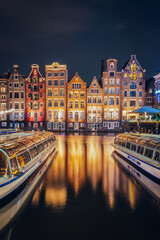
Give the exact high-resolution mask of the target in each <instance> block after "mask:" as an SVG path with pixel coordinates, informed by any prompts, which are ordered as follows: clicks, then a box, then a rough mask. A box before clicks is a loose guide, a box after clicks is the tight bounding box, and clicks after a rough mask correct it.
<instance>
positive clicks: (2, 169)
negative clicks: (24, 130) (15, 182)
mask: <svg viewBox="0 0 160 240" xmlns="http://www.w3.org/2000/svg"><path fill="white" fill-rule="evenodd" d="M55 140H56V139H55V136H54V135H53V133H51V132H43V133H39V132H38V133H35V134H32V135H29V136H27V137H24V138H21V139H17V141H9V142H7V143H4V144H1V145H0V179H1V178H6V177H9V176H11V175H18V174H21V173H22V172H23V169H24V167H25V166H26V165H27V164H28V163H30V162H31V161H33V160H34V159H35V158H36V157H37V156H38V155H39V154H41V153H42V152H43V151H44V150H46V149H47V148H49V146H50V145H52V144H53V143H54V142H55Z"/></svg>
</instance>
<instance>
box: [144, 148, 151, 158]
mask: <svg viewBox="0 0 160 240" xmlns="http://www.w3.org/2000/svg"><path fill="white" fill-rule="evenodd" d="M145 156H146V157H148V158H152V157H153V150H152V149H149V148H146V151H145Z"/></svg>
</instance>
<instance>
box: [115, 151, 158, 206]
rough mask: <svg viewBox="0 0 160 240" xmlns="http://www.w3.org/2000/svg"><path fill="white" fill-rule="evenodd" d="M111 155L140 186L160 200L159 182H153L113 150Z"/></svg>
mask: <svg viewBox="0 0 160 240" xmlns="http://www.w3.org/2000/svg"><path fill="white" fill-rule="evenodd" d="M113 156H114V158H115V160H116V161H117V162H118V163H120V165H121V166H122V167H123V169H125V170H126V171H127V172H128V173H129V174H130V175H131V176H133V177H134V179H136V181H137V182H138V183H139V184H140V186H141V187H142V188H143V189H145V190H146V191H147V193H148V194H149V195H150V196H152V197H153V198H154V199H156V200H157V201H158V202H160V184H158V183H156V182H154V181H153V180H151V179H150V178H148V177H147V176H146V175H145V174H143V173H142V172H141V171H139V170H137V169H136V168H135V167H133V166H132V165H131V164H130V163H128V162H127V161H125V160H124V159H122V158H121V157H119V155H117V153H116V152H115V151H114V152H113Z"/></svg>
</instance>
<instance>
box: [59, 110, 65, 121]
mask: <svg viewBox="0 0 160 240" xmlns="http://www.w3.org/2000/svg"><path fill="white" fill-rule="evenodd" d="M59 118H60V119H64V110H60V112H59Z"/></svg>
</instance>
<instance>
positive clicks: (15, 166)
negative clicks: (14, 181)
mask: <svg viewBox="0 0 160 240" xmlns="http://www.w3.org/2000/svg"><path fill="white" fill-rule="evenodd" d="M10 163H11V168H12V173H13V174H16V173H17V172H18V164H17V160H16V158H12V159H10Z"/></svg>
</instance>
